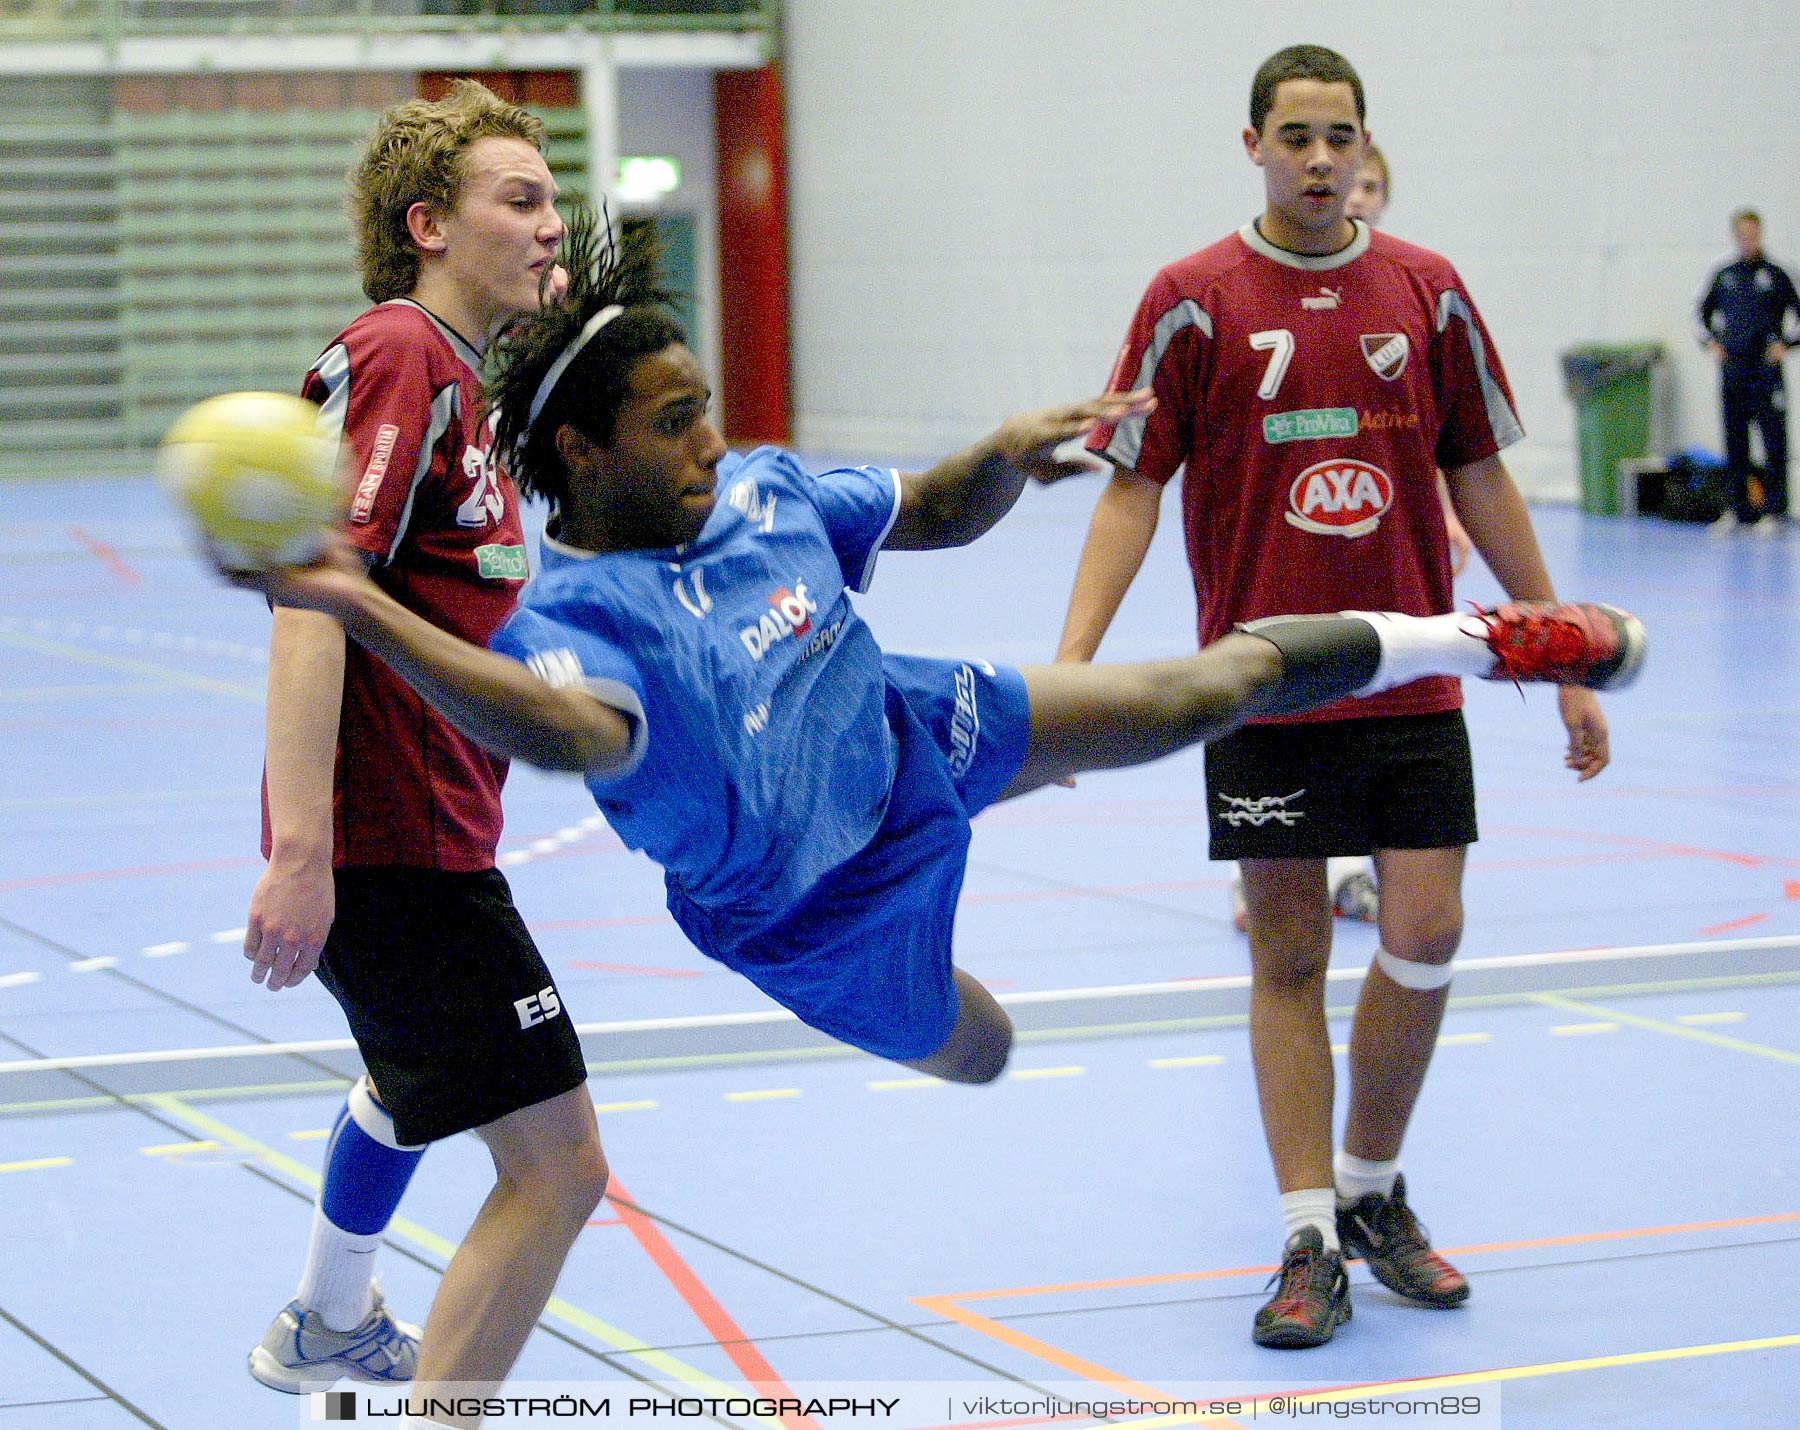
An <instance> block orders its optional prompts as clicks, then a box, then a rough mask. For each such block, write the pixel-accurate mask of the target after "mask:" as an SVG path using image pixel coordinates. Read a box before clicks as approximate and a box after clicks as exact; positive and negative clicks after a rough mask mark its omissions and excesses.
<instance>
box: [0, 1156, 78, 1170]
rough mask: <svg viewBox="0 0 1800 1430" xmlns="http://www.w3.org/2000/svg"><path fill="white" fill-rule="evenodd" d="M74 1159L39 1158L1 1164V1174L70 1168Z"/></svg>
mask: <svg viewBox="0 0 1800 1430" xmlns="http://www.w3.org/2000/svg"><path fill="white" fill-rule="evenodd" d="M74 1164H75V1159H74V1158H73V1157H39V1158H37V1159H36V1160H35V1161H31V1162H0V1172H36V1171H40V1170H42V1169H44V1168H46V1167H70V1166H73V1165H74Z"/></svg>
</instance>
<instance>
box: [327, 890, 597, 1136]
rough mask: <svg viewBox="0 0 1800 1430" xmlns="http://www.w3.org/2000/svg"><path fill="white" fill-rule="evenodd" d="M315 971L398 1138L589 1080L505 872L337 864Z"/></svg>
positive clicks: (474, 1122) (459, 1124)
mask: <svg viewBox="0 0 1800 1430" xmlns="http://www.w3.org/2000/svg"><path fill="white" fill-rule="evenodd" d="M319 981H320V982H321V983H323V984H324V985H325V986H326V987H327V988H328V989H330V990H331V995H332V997H334V998H336V999H337V1001H338V1004H339V1006H340V1007H342V1008H343V1010H344V1016H345V1017H346V1018H348V1019H349V1020H350V1032H351V1034H352V1036H354V1037H355V1039H356V1046H357V1048H358V1049H359V1050H360V1051H361V1053H362V1057H363V1062H364V1064H365V1065H366V1066H367V1067H368V1069H369V1076H370V1077H371V1078H372V1079H373V1080H374V1083H375V1088H376V1091H377V1092H378V1093H379V1094H380V1098H381V1105H382V1106H383V1107H385V1108H387V1110H388V1111H389V1112H391V1113H392V1114H393V1116H394V1135H395V1136H396V1137H397V1138H398V1139H399V1140H400V1141H401V1142H403V1143H408V1144H411V1143H419V1142H435V1141H437V1140H438V1139H439V1138H442V1137H449V1136H451V1135H452V1134H453V1133H457V1132H464V1131H467V1130H468V1129H469V1128H471V1127H480V1126H482V1125H483V1124H485V1123H489V1122H492V1121H494V1120H495V1119H496V1118H500V1117H504V1116H506V1114H507V1113H509V1112H517V1111H518V1110H519V1109H520V1108H523V1107H530V1106H532V1105H533V1104H535V1103H539V1102H542V1101H544V1100H545V1099H546V1098H550V1097H555V1096H557V1095H558V1094H559V1093H564V1092H567V1091H568V1090H569V1089H570V1088H572V1087H579V1086H580V1085H581V1084H582V1083H583V1082H585V1081H586V1080H587V1067H586V1065H585V1064H584V1063H583V1061H582V1057H581V1042H580V1039H578V1038H577V1037H576V1036H575V1029H574V1027H573V1025H572V1023H571V1021H570V1018H569V1014H568V1012H567V1011H566V1010H565V1009H564V1008H563V1006H562V999H561V997H560V996H559V995H558V993H557V991H556V983H555V980H554V979H552V978H551V977H550V970H549V969H548V968H546V967H545V966H544V959H543V956H542V955H541V954H540V953H539V952H538V951H537V946H536V945H535V944H533V943H532V941H531V935H530V934H529V933H527V932H526V930H525V923H524V920H522V919H521V918H520V917H519V911H518V910H517V909H515V908H514V907H513V901H512V891H511V890H510V889H508V888H507V886H506V879H505V877H504V876H503V875H502V874H501V873H500V871H499V870H498V869H485V870H482V871H481V872H480V873H475V874H458V873H446V872H444V871H443V870H438V869H411V868H401V867H387V866H383V867H379V868H376V867H359V868H350V869H339V870H338V871H337V916H336V918H334V919H333V921H332V925H331V935H330V937H329V938H327V939H326V941H325V951H324V953H323V955H322V956H321V957H320V959H319Z"/></svg>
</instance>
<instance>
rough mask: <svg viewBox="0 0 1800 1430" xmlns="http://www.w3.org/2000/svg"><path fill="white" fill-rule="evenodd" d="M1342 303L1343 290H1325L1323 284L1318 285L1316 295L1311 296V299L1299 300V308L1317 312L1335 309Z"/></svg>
mask: <svg viewBox="0 0 1800 1430" xmlns="http://www.w3.org/2000/svg"><path fill="white" fill-rule="evenodd" d="M1343 301H1344V290H1343V289H1342V288H1327V287H1325V286H1324V285H1323V284H1320V285H1319V291H1318V292H1317V293H1315V294H1313V295H1312V296H1311V297H1308V298H1302V299H1301V300H1300V306H1301V307H1302V308H1308V309H1311V310H1313V311H1314V312H1317V311H1318V310H1320V309H1330V308H1335V307H1337V305H1338V304H1339V303H1341V302H1343Z"/></svg>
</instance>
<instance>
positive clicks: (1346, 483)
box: [1282, 457, 1394, 536]
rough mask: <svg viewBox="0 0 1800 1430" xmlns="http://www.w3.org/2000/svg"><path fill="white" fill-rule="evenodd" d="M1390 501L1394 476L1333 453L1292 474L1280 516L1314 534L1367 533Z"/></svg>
mask: <svg viewBox="0 0 1800 1430" xmlns="http://www.w3.org/2000/svg"><path fill="white" fill-rule="evenodd" d="M1393 504H1394V482H1393V478H1391V477H1390V476H1388V474H1387V473H1386V472H1384V471H1382V470H1381V468H1380V467H1376V466H1371V465H1370V464H1369V463H1368V462H1359V461H1357V460H1356V459H1355V458H1353V457H1333V458H1330V459H1328V460H1326V461H1323V462H1314V463H1313V464H1312V465H1311V466H1310V467H1308V468H1307V469H1306V470H1305V471H1304V472H1302V473H1300V475H1299V476H1297V477H1295V478H1294V481H1293V484H1292V485H1291V486H1290V487H1289V488H1288V509H1287V510H1286V511H1285V512H1283V513H1282V516H1283V517H1284V518H1285V520H1286V521H1287V523H1288V525H1289V526H1297V527H1299V528H1300V530H1302V531H1310V532H1312V533H1313V535H1315V536H1367V535H1368V534H1369V533H1370V532H1371V531H1373V530H1375V528H1376V527H1378V526H1380V525H1381V518H1382V517H1383V516H1385V515H1386V514H1387V510H1388V508H1389V507H1391V506H1392V505H1393Z"/></svg>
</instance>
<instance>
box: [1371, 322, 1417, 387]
mask: <svg viewBox="0 0 1800 1430" xmlns="http://www.w3.org/2000/svg"><path fill="white" fill-rule="evenodd" d="M1411 350H1412V348H1411V344H1409V343H1408V342H1407V341H1406V334H1405V333H1364V334H1363V335H1362V355H1363V358H1364V359H1365V360H1366V361H1367V362H1368V364H1369V367H1370V368H1371V370H1373V372H1374V373H1375V376H1377V377H1378V378H1380V379H1381V380H1382V381H1383V382H1392V381H1393V380H1394V379H1395V378H1397V377H1398V376H1400V374H1401V373H1403V372H1405V371H1406V355H1407V353H1408V352H1410V351H1411Z"/></svg>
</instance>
